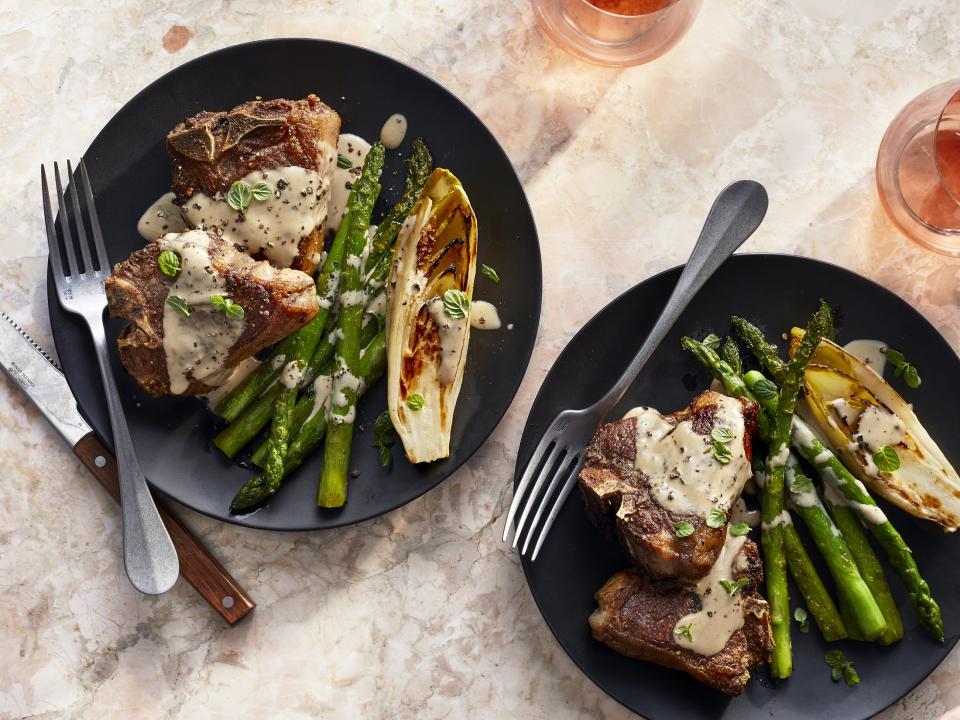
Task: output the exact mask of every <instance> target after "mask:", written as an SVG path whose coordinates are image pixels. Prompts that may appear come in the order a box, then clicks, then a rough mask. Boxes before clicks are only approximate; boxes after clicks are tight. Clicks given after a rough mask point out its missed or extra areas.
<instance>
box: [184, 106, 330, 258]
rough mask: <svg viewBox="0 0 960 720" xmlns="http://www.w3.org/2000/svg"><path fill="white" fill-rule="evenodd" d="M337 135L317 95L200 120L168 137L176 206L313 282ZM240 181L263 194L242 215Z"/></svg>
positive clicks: (196, 220)
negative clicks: (236, 193) (234, 194)
mask: <svg viewBox="0 0 960 720" xmlns="http://www.w3.org/2000/svg"><path fill="white" fill-rule="evenodd" d="M339 134H340V116H339V115H337V113H336V112H334V111H333V110H332V109H331V108H329V107H328V106H327V105H325V104H324V103H322V102H321V101H320V99H319V98H318V97H317V96H316V95H309V96H307V98H306V99H304V100H251V101H250V102H246V103H244V104H242V105H238V106H237V107H235V108H233V109H232V110H230V111H229V112H206V111H204V112H201V113H199V114H197V115H194V116H193V117H191V118H187V119H186V120H184V121H183V122H182V123H180V124H179V125H177V127H175V128H174V129H173V130H172V131H171V132H170V133H169V134H168V135H167V152H168V153H169V155H170V166H171V174H172V176H173V191H174V193H175V195H176V202H177V204H178V205H180V206H181V208H182V209H183V214H184V216H185V217H186V219H187V221H188V222H189V223H190V225H191V226H193V227H205V228H207V229H209V230H213V229H214V228H216V229H217V230H218V231H219V232H221V233H222V234H223V235H225V236H226V237H227V238H228V239H229V240H231V241H232V242H235V243H239V244H240V245H243V246H244V247H245V248H246V249H247V250H248V251H249V252H250V253H251V254H252V255H254V257H257V258H266V259H268V260H270V261H271V262H272V263H273V264H274V265H277V266H278V267H292V268H294V269H296V270H303V271H304V272H306V273H309V274H312V273H313V272H314V270H315V269H316V266H317V264H318V262H319V260H320V257H321V252H322V250H323V236H324V222H325V220H326V216H327V203H328V201H329V196H330V182H331V179H332V175H333V169H334V166H335V163H336V161H337V150H336V148H337V137H338V136H339ZM238 180H241V181H243V182H244V183H246V185H247V187H248V188H249V189H257V188H259V190H258V193H257V194H255V195H253V196H252V197H248V198H246V200H247V201H248V204H247V205H246V207H242V211H238V209H237V207H235V206H231V204H230V203H229V202H228V199H229V197H228V193H229V191H230V188H231V185H232V184H233V183H234V182H236V181H238ZM258 183H261V185H259V186H258ZM258 195H259V196H260V197H258ZM236 199H237V198H235V199H234V200H235V202H234V205H236ZM240 199H241V200H243V198H240ZM242 205H243V203H242V202H241V206H242Z"/></svg>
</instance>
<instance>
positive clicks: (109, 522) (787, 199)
mask: <svg viewBox="0 0 960 720" xmlns="http://www.w3.org/2000/svg"><path fill="white" fill-rule="evenodd" d="M956 11H957V6H956V4H955V2H952V1H951V0H869V1H868V0H859V1H853V0H850V1H848V2H843V1H842V0H773V1H771V0H707V2H706V3H705V7H704V9H703V12H702V14H701V16H700V18H699V19H698V20H697V22H696V24H695V25H694V26H693V28H692V30H691V32H690V34H689V35H688V36H687V37H686V38H685V39H684V40H683V41H682V42H681V43H680V44H679V45H678V46H677V47H676V48H675V49H674V50H673V51H672V52H671V53H669V54H668V55H666V56H664V57H663V58H661V59H660V60H658V61H656V62H654V63H652V64H650V65H647V66H641V67H637V68H632V69H628V70H614V69H604V68H598V67H593V66H590V65H586V64H584V63H582V62H580V61H578V60H576V59H574V58H572V57H569V56H567V55H566V54H564V53H563V52H561V51H560V50H558V49H556V48H555V47H554V46H552V45H551V43H550V42H549V41H548V40H547V39H546V38H545V37H544V36H543V35H542V34H541V32H540V31H539V30H538V28H537V27H536V25H535V23H534V21H533V16H532V12H531V10H530V7H529V5H528V3H527V2H526V1H525V0H472V1H471V0H445V1H438V2H433V1H431V0H407V1H406V2H401V1H400V0H309V1H307V0H192V1H181V2H174V1H173V0H160V1H159V2H119V0H101V1H100V2H90V1H89V0H87V1H84V2H77V3H65V2H55V1H53V0H5V2H4V3H3V4H2V6H0V107H3V109H4V111H5V116H6V118H7V119H6V120H5V121H4V123H3V131H2V133H0V148H2V151H3V156H4V157H5V158H6V160H5V162H6V163H7V165H6V170H5V171H4V174H3V175H4V194H5V197H6V202H7V207H8V209H7V211H6V212H5V219H6V223H5V231H4V241H3V243H2V245H0V272H2V277H3V280H2V282H0V309H3V310H5V311H7V312H8V313H11V314H12V315H13V316H14V317H15V318H16V319H17V320H18V321H19V322H20V323H21V324H22V325H24V327H25V328H26V329H27V330H28V331H29V332H30V333H32V334H33V335H34V336H35V337H36V338H37V339H38V340H39V341H40V342H41V343H43V344H45V346H46V347H47V348H48V349H51V350H52V342H51V339H50V332H49V323H48V320H47V309H46V299H45V297H46V296H45V290H44V282H45V267H46V244H45V241H44V237H43V229H42V224H41V223H42V220H41V212H40V202H39V201H40V188H39V178H38V172H37V171H38V168H39V165H40V163H41V162H49V161H52V160H54V159H58V158H65V157H71V158H76V157H78V156H79V155H80V154H81V153H82V152H83V150H84V149H85V148H86V147H87V145H88V144H89V143H90V141H91V140H92V139H93V137H94V136H95V134H96V133H97V132H98V131H99V129H100V128H101V127H102V126H103V125H104V124H105V123H106V122H107V120H108V119H109V118H110V117H111V116H112V115H113V113H114V112H116V110H117V109H119V107H120V106H121V105H122V104H123V103H124V102H125V101H126V100H127V99H128V98H130V97H131V96H132V95H133V94H135V93H136V92H137V91H138V90H140V89H141V88H142V87H143V86H144V85H146V84H147V83H149V82H150V81H152V80H153V79H155V78H156V77H158V76H159V75H161V74H162V73H164V72H165V71H167V70H168V69H170V68H172V67H175V66H176V65H179V64H180V63H183V62H185V61H186V60H189V59H191V58H194V57H196V56H198V55H201V54H203V53H206V52H209V51H211V50H215V49H217V48H220V47H223V46H226V45H230V44H234V43H238V42H242V41H247V40H251V39H256V38H266V37H281V36H310V37H321V38H332V39H337V40H343V41H346V42H351V43H356V44H358V45H363V46H366V47H370V48H373V49H376V50H378V51H380V52H383V53H386V54H388V55H390V56H393V57H395V58H398V59H399V60H402V61H404V62H407V63H409V64H411V65H412V66H414V67H416V68H417V69H419V70H421V71H423V72H425V73H427V74H428V75H430V76H431V77H433V78H435V79H437V80H438V81H440V82H441V83H443V84H444V85H446V86H447V87H448V88H449V89H450V90H452V91H453V92H454V93H456V94H457V95H458V96H460V97H461V98H462V99H463V100H464V101H466V102H467V104H468V105H469V106H470V107H471V108H473V110H474V111H475V112H477V113H478V114H479V115H480V117H481V118H482V119H483V120H484V121H485V122H486V123H487V124H488V126H489V127H490V128H491V130H492V131H493V132H494V134H495V135H496V136H497V138H498V139H499V140H500V142H501V143H502V144H503V146H504V147H505V149H506V151H507V153H508V154H509V156H510V157H511V159H512V160H513V162H514V164H515V166H516V168H517V170H518V172H519V173H520V175H521V178H522V179H523V181H524V183H525V186H526V191H527V194H528V197H529V200H530V203H531V205H532V207H533V211H534V214H535V217H536V221H537V225H538V228H539V232H540V237H541V242H542V249H543V261H544V299H543V300H544V302H543V317H542V324H541V330H540V337H539V340H538V343H537V347H536V351H535V353H534V356H533V359H532V362H531V364H530V369H529V371H528V373H527V377H526V379H525V381H524V384H523V386H522V388H521V390H520V393H519V395H518V396H517V398H516V400H515V401H514V403H513V405H512V407H511V409H510V411H509V413H508V414H507V416H506V418H505V419H504V421H503V422H502V424H501V425H500V427H499V428H498V429H497V431H496V432H495V433H494V435H493V437H492V438H491V439H490V440H489V441H488V442H487V443H486V445H485V446H484V447H483V448H482V449H481V450H480V452H479V453H478V454H477V455H476V457H474V458H473V459H472V461H471V462H469V463H468V464H467V465H466V466H465V467H464V468H463V469H461V470H460V471H459V472H458V473H457V474H456V475H454V476H453V477H452V478H450V479H449V480H448V481H447V482H446V483H444V484H443V485H441V486H440V487H439V488H437V489H436V490H434V491H432V492H430V493H428V494H427V495H426V496H424V497H422V498H420V499H419V500H417V501H415V502H413V503H411V504H410V505H408V506H407V507H405V508H403V509H401V510H398V511H396V512H394V513H391V514H390V515H387V516H386V517H383V518H380V519H378V520H376V521H372V522H368V523H364V524H362V525H360V526H356V527H352V528H349V529H345V530H340V531H333V532H326V533H315V534H273V533H264V532H256V531H250V530H244V529H240V528H236V527H232V526H230V525H224V524H221V523H218V522H215V521H212V520H209V519H207V518H204V517H201V516H198V515H196V514H193V513H191V512H188V511H186V510H183V511H182V513H181V514H182V516H183V517H185V518H186V520H187V522H188V523H189V525H190V526H191V527H192V528H193V529H195V531H196V532H197V533H198V534H199V535H200V537H202V538H203V539H204V540H205V541H206V543H208V544H209V546H210V547H211V548H212V549H213V550H214V552H215V554H216V555H217V556H218V557H219V558H220V559H221V561H222V562H223V563H224V564H225V565H226V566H227V568H228V569H229V570H230V571H231V572H232V573H233V574H234V575H235V576H236V578H237V579H238V580H239V581H240V582H241V583H242V584H243V585H244V586H245V587H246V588H247V590H248V591H249V592H250V593H251V595H252V596H253V597H254V598H255V600H256V601H257V603H258V605H259V606H258V608H257V609H256V611H255V612H254V613H253V615H252V616H251V617H249V618H248V619H247V620H245V621H244V622H243V623H241V624H240V625H239V626H238V627H236V628H233V629H230V628H227V627H226V626H225V624H224V623H223V622H222V621H221V620H220V618H219V617H218V616H216V615H215V614H214V613H213V612H212V611H211V610H210V608H208V607H207V605H206V604H205V603H203V602H202V601H201V600H200V599H199V596H197V595H196V594H195V593H194V591H193V590H192V589H191V588H190V587H189V586H187V585H186V584H185V583H183V582H182V581H181V582H180V583H178V585H177V587H176V588H175V589H174V590H173V591H172V592H170V593H169V594H167V595H166V596H163V597H160V598H148V597H144V596H140V595H138V594H137V593H136V592H135V591H134V590H133V589H132V588H131V587H130V585H129V584H128V582H127V580H126V579H125V577H124V574H123V568H122V563H121V558H120V554H119V547H120V537H119V516H118V513H117V509H116V507H115V506H114V504H113V502H112V501H111V500H110V499H109V498H108V497H107V496H106V494H105V493H104V492H102V491H101V489H100V488H99V486H98V485H97V484H96V483H95V482H94V481H93V479H92V478H91V477H90V476H89V475H88V473H87V472H86V470H84V469H83V468H82V467H81V466H80V464H79V463H78V461H77V460H76V459H75V458H74V456H73V455H72V453H71V452H70V450H69V449H68V448H66V447H65V446H64V445H63V443H62V442H61V441H60V439H59V438H58V437H57V436H56V435H55V434H54V433H53V432H52V431H51V430H50V428H49V427H48V426H47V425H46V424H45V423H44V421H43V419H42V418H41V417H40V416H39V414H38V413H37V412H35V411H34V410H33V409H32V408H31V407H30V406H29V405H28V404H27V402H26V401H25V400H24V398H23V397H22V396H21V395H20V393H19V392H17V391H15V390H14V389H13V387H12V385H11V384H10V383H9V382H7V381H6V379H5V378H4V379H3V380H2V381H0V463H2V467H3V468H4V472H3V479H2V482H0V508H2V514H0V718H2V719H4V720H6V719H12V718H25V717H42V718H61V717H63V718H97V719H99V718H125V719H132V718H159V717H162V718H189V719H190V720H201V719H203V718H221V717H222V718H227V717H230V718H260V717H269V718H290V719H297V718H315V717H338V718H353V717H369V718H380V717H382V718H391V719H392V718H423V719H431V718H462V717H471V718H505V717H524V718H531V719H538V718H550V720H558V719H564V718H581V717H596V718H627V717H631V715H630V713H629V712H628V711H627V710H625V709H623V708H622V707H620V706H619V705H618V704H617V703H615V702H614V701H613V700H611V699H609V698H607V697H606V696H605V695H604V694H603V693H602V692H601V691H600V690H598V689H597V688H596V687H594V686H593V684H592V683H591V682H590V681H589V680H587V679H586V678H585V677H584V676H583V675H582V674H581V673H580V672H579V671H578V670H577V668H576V667H575V666H574V665H573V663H572V662H570V660H568V658H567V657H566V655H565V654H564V652H563V651H562V650H561V649H560V647H559V646H558V645H557V643H556V642H555V641H554V639H553V637H552V636H551V635H550V633H549V631H548V630H547V628H546V626H545V625H544V623H543V621H542V620H541V618H540V615H539V613H538V611H537V609H536V607H535V606H534V604H533V602H532V599H531V596H530V593H529V592H528V590H527V588H526V584H525V582H524V579H523V575H522V573H521V570H520V566H519V562H518V559H517V557H516V555H515V554H514V553H512V552H511V551H509V550H508V548H507V547H506V546H504V545H503V544H501V543H500V540H499V538H500V533H501V531H502V524H503V516H504V511H505V507H506V506H507V504H508V503H509V499H510V490H509V486H510V479H511V476H512V470H513V464H514V460H515V454H516V448H517V445H518V442H519V437H520V433H521V431H522V428H523V425H524V420H525V417H526V414H527V411H528V409H529V407H530V404H531V403H532V401H533V397H534V395H535V392H536V390H537V388H538V387H539V385H540V383H541V381H542V379H543V377H544V376H545V374H546V372H547V371H548V369H549V368H550V366H551V364H552V362H553V360H554V358H555V357H556V355H557V354H558V353H559V351H560V350H561V349H562V348H563V346H564V345H565V344H566V342H567V341H568V340H569V339H570V337H572V335H573V334H574V333H575V332H576V331H577V330H578V329H579V328H580V327H581V325H582V324H583V323H584V322H585V321H586V320H588V319H589V318H590V317H591V316H592V315H593V314H594V313H595V312H596V311H597V310H599V309H600V308H601V307H602V306H603V305H604V304H606V303H607V302H608V301H609V300H610V299H611V298H613V297H614V296H616V295H617V294H619V293H621V292H622V291H624V290H626V289H627V288H628V287H630V286H632V285H633V284H635V283H636V282H638V281H640V280H642V279H644V278H646V277H648V276H649V275H651V274H653V273H656V272H658V271H660V270H663V269H665V268H668V267H670V266H673V265H675V264H677V263H680V262H682V261H683V260H684V259H685V258H686V256H687V253H688V252H689V250H690V248H691V247H692V244H693V241H694V239H695V238H696V235H697V233H698V231H699V229H700V224H701V222H702V219H703V217H704V215H705V213H706V211H707V209H708V207H709V205H710V203H711V201H712V199H713V197H714V196H715V195H716V193H717V192H718V191H719V190H720V188H721V187H723V186H724V185H725V184H727V182H729V181H730V180H732V179H736V178H741V177H750V178H755V179H757V180H759V181H761V182H762V183H764V184H765V185H766V187H767V188H768V189H769V191H770V197H771V205H770V211H769V213H768V215H767V218H766V221H765V222H764V224H763V226H762V227H761V228H760V230H759V231H758V232H757V234H756V235H755V236H754V237H753V238H752V239H751V240H750V241H749V242H748V244H747V246H746V248H745V249H747V250H754V251H763V250H766V251H782V252H788V253H795V254H800V255H807V256H813V257H817V258H820V259H823V260H828V261H831V262H834V263H838V264H840V265H843V266H845V267H849V268H851V269H853V270H855V271H857V272H859V273H862V274H864V275H866V276H868V277H870V278H873V279H875V280H877V281H879V282H881V283H882V284H884V285H886V286H887V287H890V288H891V289H893V290H894V291H895V292H897V293H898V294H899V295H901V296H902V297H904V298H905V299H906V300H908V301H909V302H910V303H911V304H913V305H914V306H915V307H917V308H918V309H919V310H920V311H921V312H922V313H923V314H924V315H925V316H926V317H927V318H929V319H930V321H931V322H933V323H934V325H936V326H937V327H938V328H939V329H940V331H941V332H942V333H943V334H944V335H945V336H946V338H947V339H948V341H949V342H950V343H951V344H952V345H953V347H954V348H958V347H960V310H958V303H960V262H957V261H952V260H948V259H946V258H944V257H942V256H939V255H935V254H932V253H930V252H927V251H924V250H921V249H919V248H917V247H915V246H913V245H912V244H910V243H909V242H907V241H906V240H904V239H903V238H902V237H901V236H900V235H899V234H898V233H897V232H896V231H895V230H894V229H893V228H892V227H891V226H890V224H889V223H888V222H887V220H886V218H885V216H884V215H883V212H882V210H881V208H880V206H879V203H878V200H877V196H876V193H875V189H874V184H873V169H874V161H875V155H876V151H877V147H878V145H879V143H880V139H881V137H882V135H883V132H884V129H885V128H886V126H887V124H888V123H889V122H890V120H891V119H892V118H893V116H894V115H895V114H896V112H897V111H898V110H899V109H900V107H901V106H902V105H903V104H904V103H906V102H907V101H908V100H909V99H910V98H912V97H914V96H915V95H917V94H918V93H919V92H921V91H923V90H925V89H926V88H928V87H930V86H932V85H934V84H936V83H939V82H941V81H943V80H945V79H948V78H951V77H954V76H957V75H960V23H957V22H956ZM322 70H323V69H322V68H318V72H319V71H322ZM330 71H335V69H331V70H330ZM481 242H482V239H481ZM585 258H590V261H589V262H584V259H585ZM602 258H616V262H615V263H613V262H604V261H603V260H602ZM585 267H589V268H591V269H590V270H589V271H585V270H584V268H585ZM642 671H643V667H642V666H639V665H638V672H642ZM957 705H960V654H958V653H956V652H955V653H954V654H953V655H951V656H950V658H948V660H947V661H946V662H945V663H944V664H943V665H942V666H941V667H940V668H939V669H938V670H937V671H936V672H935V673H933V675H932V676H931V677H930V678H929V679H928V680H926V681H925V682H924V683H923V684H922V685H920V687H919V688H917V689H916V690H915V691H914V692H913V693H911V694H910V695H909V696H908V697H907V698H905V699H904V700H902V701H901V702H899V703H898V704H897V705H896V706H895V707H893V708H891V709H890V710H888V711H886V712H885V713H884V714H883V715H882V717H883V718H884V719H885V720H908V719H916V720H925V719H930V718H936V717H938V716H939V715H940V714H941V713H943V712H944V711H946V710H948V709H950V708H952V707H954V706H957Z"/></svg>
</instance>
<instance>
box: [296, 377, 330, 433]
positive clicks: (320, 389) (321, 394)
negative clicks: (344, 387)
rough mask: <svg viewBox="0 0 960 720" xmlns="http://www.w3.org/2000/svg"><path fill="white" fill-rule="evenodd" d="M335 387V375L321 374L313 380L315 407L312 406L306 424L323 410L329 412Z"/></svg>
mask: <svg viewBox="0 0 960 720" xmlns="http://www.w3.org/2000/svg"><path fill="white" fill-rule="evenodd" d="M332 389H333V377H331V376H330V375H320V376H318V377H317V378H316V379H315V380H314V381H313V407H311V408H310V414H309V415H307V419H306V420H304V421H303V422H304V424H306V423H308V422H310V421H311V420H313V418H314V417H315V416H316V414H317V413H318V412H320V411H321V410H322V411H324V412H325V413H326V412H329V407H328V406H329V400H330V391H331V390H332Z"/></svg>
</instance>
